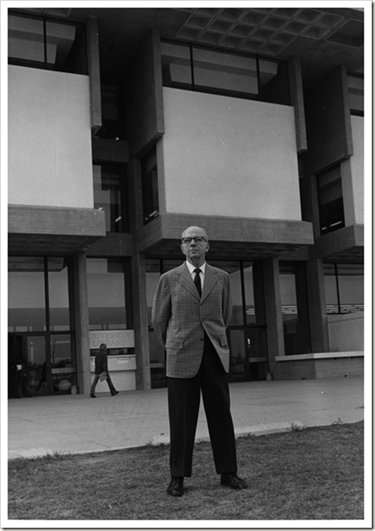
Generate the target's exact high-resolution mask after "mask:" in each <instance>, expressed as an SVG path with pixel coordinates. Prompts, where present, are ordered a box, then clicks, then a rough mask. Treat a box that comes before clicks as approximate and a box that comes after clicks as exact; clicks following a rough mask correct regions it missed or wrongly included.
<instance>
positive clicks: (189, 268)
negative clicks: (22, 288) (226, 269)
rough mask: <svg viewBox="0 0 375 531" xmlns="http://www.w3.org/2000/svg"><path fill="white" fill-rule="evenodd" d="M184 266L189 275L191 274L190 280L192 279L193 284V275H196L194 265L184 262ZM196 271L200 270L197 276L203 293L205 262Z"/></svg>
mask: <svg viewBox="0 0 375 531" xmlns="http://www.w3.org/2000/svg"><path fill="white" fill-rule="evenodd" d="M186 265H187V268H188V270H189V273H190V274H191V278H192V279H193V282H194V279H195V275H196V273H195V272H194V270H195V269H196V267H195V265H193V264H191V263H190V262H189V261H188V260H186ZM198 269H200V270H201V273H200V275H199V276H200V277H201V286H202V292H203V284H204V275H205V273H206V262H205V263H204V264H203V265H201V266H200V267H199V268H198Z"/></svg>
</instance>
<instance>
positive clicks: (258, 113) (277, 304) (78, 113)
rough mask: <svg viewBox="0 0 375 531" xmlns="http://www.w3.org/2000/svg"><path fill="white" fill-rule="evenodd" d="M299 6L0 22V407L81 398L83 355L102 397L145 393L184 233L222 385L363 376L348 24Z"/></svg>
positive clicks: (65, 11)
mask: <svg viewBox="0 0 375 531" xmlns="http://www.w3.org/2000/svg"><path fill="white" fill-rule="evenodd" d="M301 5H302V7H297V6H296V7H293V8H292V7H288V8H283V7H279V8H277V7H274V8H262V7H259V8H246V7H244V8H238V7H235V8H230V7H220V8H215V7H212V8H203V7H201V8H194V7H185V8H160V7H155V8H50V7H46V8H35V9H32V8H28V9H23V8H22V9H21V8H18V9H11V8H9V10H8V17H9V18H8V27H9V47H8V55H9V66H8V113H9V116H8V118H9V135H8V170H9V174H8V201H9V209H8V220H9V221H8V232H9V240H8V251H9V277H8V278H9V280H8V292H9V314H8V346H9V348H8V359H9V396H18V392H19V389H20V373H21V372H24V378H25V379H26V380H27V383H28V385H29V388H31V391H32V392H37V393H39V394H53V393H66V392H73V393H76V392H79V393H84V394H88V392H89V387H90V383H91V381H92V378H93V355H94V353H95V350H96V349H97V348H98V347H99V344H100V343H102V342H105V343H107V345H108V348H109V352H110V356H109V360H110V361H109V364H110V371H111V374H112V379H113V381H114V384H115V386H116V387H117V388H118V389H119V390H130V389H148V388H150V387H158V386H164V385H165V359H164V352H163V351H162V349H161V348H160V346H159V345H158V344H157V341H156V338H155V337H154V333H153V330H152V327H151V322H150V310H151V304H152V298H153V294H154V291H155V287H156V283H157V281H158V278H159V276H160V274H161V273H162V272H163V271H166V270H168V269H170V268H172V267H175V266H176V265H178V264H180V263H181V262H182V260H183V255H182V253H181V251H180V238H181V232H182V230H183V229H184V228H186V227H187V226H189V225H193V224H194V225H200V226H203V227H205V228H206V230H207V233H208V235H209V238H210V243H211V249H210V251H209V254H208V260H209V261H210V263H212V264H213V265H216V266H217V267H220V268H222V269H224V270H226V271H228V272H229V274H230V278H231V287H232V295H233V305H234V312H233V319H232V322H231V325H230V327H229V329H228V337H229V341H230V345H231V356H232V357H231V370H230V379H231V381H244V380H245V381H247V380H249V381H250V380H257V379H266V378H274V379H296V378H322V377H332V376H344V375H346V374H347V375H354V374H362V372H363V360H364V334H363V323H364V318H363V316H364V287H363V257H364V254H363V249H364V84H363V79H364V63H363V59H364V40H363V34H364V11H363V9H350V8H347V7H342V8H341V7H337V8H324V9H323V8H322V7H317V8H312V7H308V8H306V7H303V3H301ZM17 365H18V366H22V365H23V370H22V371H17ZM38 384H40V385H38ZM36 389H37V391H36ZM104 391H107V389H106V387H105V383H99V384H98V387H97V392H98V393H100V392H104ZM24 393H26V394H27V386H26V391H24Z"/></svg>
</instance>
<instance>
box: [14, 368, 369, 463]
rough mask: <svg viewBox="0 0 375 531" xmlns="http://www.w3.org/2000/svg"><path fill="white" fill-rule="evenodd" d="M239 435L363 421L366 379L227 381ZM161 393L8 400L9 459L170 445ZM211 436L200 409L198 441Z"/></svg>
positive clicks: (166, 415)
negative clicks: (56, 453) (160, 444)
mask: <svg viewBox="0 0 375 531" xmlns="http://www.w3.org/2000/svg"><path fill="white" fill-rule="evenodd" d="M230 390H231V403H232V415H233V421H234V425H235V430H236V434H237V435H241V434H244V433H253V434H255V435H259V434H264V433H272V432H277V431H285V430H287V429H290V428H291V427H292V425H293V424H294V425H296V426H305V427H311V426H323V425H330V424H333V423H335V422H340V421H341V422H343V423H349V422H358V421H361V420H364V394H363V392H364V386H363V378H361V377H356V378H354V377H353V378H340V379H339V378H338V379H321V380H297V381H289V380H288V381H262V382H245V383H233V384H230ZM166 397H167V394H166V389H153V390H151V391H127V392H122V393H120V394H118V395H117V396H115V397H111V396H110V395H109V394H108V395H103V396H101V397H100V396H99V397H98V398H97V399H95V400H94V399H92V398H90V397H86V396H82V395H63V396H50V397H39V398H38V397H36V398H24V399H11V400H9V407H8V457H9V458H16V457H35V456H41V455H46V454H48V453H53V452H61V453H85V452H96V451H106V450H114V449H119V448H129V447H134V446H143V445H146V444H150V443H152V444H158V443H167V442H168V441H169V438H168V433H169V428H168V414H167V398H166ZM207 437H208V431H207V424H206V420H205V415H204V412H203V410H201V412H200V415H199V421H198V429H197V437H196V439H197V440H200V439H206V438H207Z"/></svg>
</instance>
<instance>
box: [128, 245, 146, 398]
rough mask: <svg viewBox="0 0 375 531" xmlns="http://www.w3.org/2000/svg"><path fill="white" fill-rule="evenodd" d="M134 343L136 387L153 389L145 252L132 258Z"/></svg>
mask: <svg viewBox="0 0 375 531" xmlns="http://www.w3.org/2000/svg"><path fill="white" fill-rule="evenodd" d="M131 271H132V299H133V321H134V343H135V354H136V362H137V372H136V387H137V389H139V390H142V389H151V367H150V348H149V341H148V318H147V293H146V265H145V257H144V255H143V254H136V255H134V256H133V257H132V258H131Z"/></svg>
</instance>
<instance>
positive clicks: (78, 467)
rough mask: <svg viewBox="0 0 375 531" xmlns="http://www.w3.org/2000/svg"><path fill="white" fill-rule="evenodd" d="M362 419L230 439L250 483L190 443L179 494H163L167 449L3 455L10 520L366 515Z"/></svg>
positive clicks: (201, 445) (207, 448)
mask: <svg viewBox="0 0 375 531" xmlns="http://www.w3.org/2000/svg"><path fill="white" fill-rule="evenodd" d="M363 431H364V428H363V422H359V423H356V424H337V425H332V426H327V427H321V428H309V429H306V430H302V431H291V432H288V433H282V434H273V435H264V436H261V437H254V436H247V437H241V438H239V439H238V440H237V454H238V465H239V475H240V476H241V477H243V478H244V479H246V480H247V481H248V483H249V488H248V489H247V490H243V491H233V490H231V489H228V488H227V487H223V486H221V485H220V482H219V476H217V475H216V473H215V470H214V465H213V459H212V453H211V446H210V444H209V443H207V442H204V443H203V442H202V443H198V444H196V446H195V452H194V465H193V476H192V477H191V478H187V479H186V480H185V486H186V493H185V495H184V496H183V497H181V498H173V497H171V496H167V494H166V488H167V485H168V482H169V447H168V446H158V447H152V446H147V447H142V448H137V449H128V450H119V451H112V452H104V453H95V454H84V455H71V456H69V455H56V456H48V457H42V458H36V459H23V458H21V459H15V460H12V461H10V462H9V486H8V489H9V494H8V496H9V513H8V518H9V519H25V520H310V519H312V520H319V519H322V520H331V519H337V520H345V519H349V520H356V519H363V518H364V501H363V497H364V494H363V482H364V453H363V442H364V441H363Z"/></svg>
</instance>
